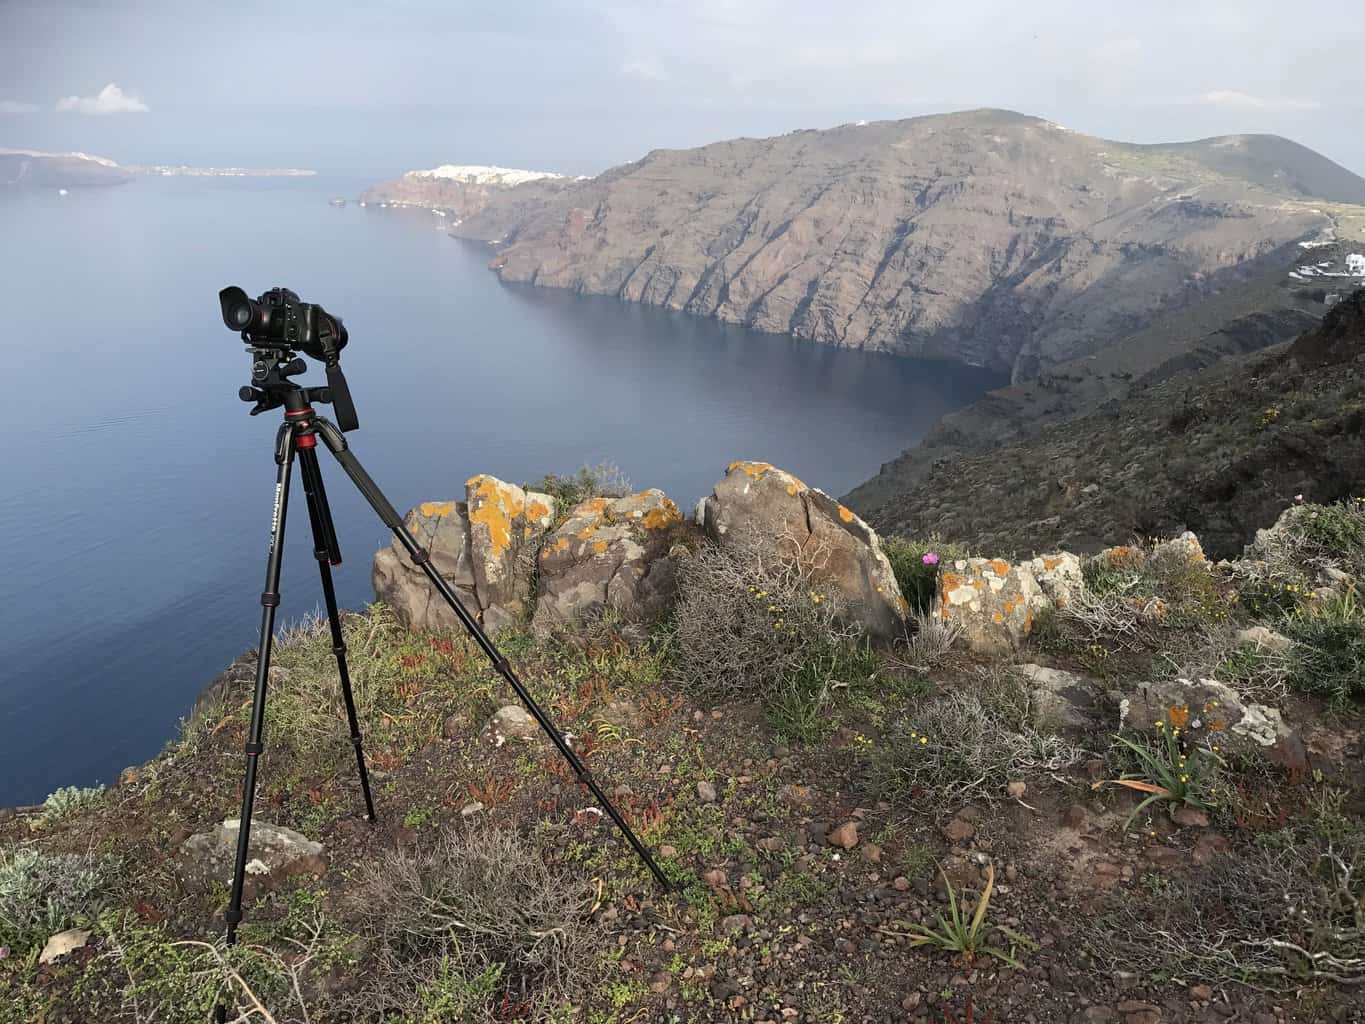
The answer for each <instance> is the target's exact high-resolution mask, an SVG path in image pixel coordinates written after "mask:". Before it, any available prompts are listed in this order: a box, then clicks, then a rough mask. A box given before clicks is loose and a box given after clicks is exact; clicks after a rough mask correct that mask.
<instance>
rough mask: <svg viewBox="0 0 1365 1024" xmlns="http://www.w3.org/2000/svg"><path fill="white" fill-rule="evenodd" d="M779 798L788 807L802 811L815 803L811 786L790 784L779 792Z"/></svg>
mask: <svg viewBox="0 0 1365 1024" xmlns="http://www.w3.org/2000/svg"><path fill="white" fill-rule="evenodd" d="M778 798H779V799H781V801H782V802H783V803H784V804H786V805H787V806H788V807H793V808H796V809H798V810H800V809H804V808H808V807H810V806H811V804H813V803H814V802H815V793H814V792H813V791H812V789H811V787H810V786H797V785H794V784H793V783H790V782H789V783H787V784H786V785H785V786H783V787H782V788H781V789H780V790H779V791H778Z"/></svg>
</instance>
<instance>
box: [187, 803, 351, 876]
mask: <svg viewBox="0 0 1365 1024" xmlns="http://www.w3.org/2000/svg"><path fill="white" fill-rule="evenodd" d="M237 825H238V821H237V819H236V818H228V819H226V820H224V821H223V822H222V823H221V824H219V825H218V826H216V827H215V828H213V829H212V830H211V831H208V832H201V833H199V834H198V835H193V836H190V838H188V839H186V840H185V842H184V843H183V844H182V845H181V847H180V865H179V871H180V875H181V877H183V878H184V879H185V880H186V881H187V882H189V883H191V884H192V885H195V886H207V885H210V884H213V883H227V882H230V881H231V880H232V866H233V862H234V860H235V858H236V855H237ZM326 869H327V859H326V856H325V853H324V850H323V846H322V844H321V843H318V842H314V841H313V840H311V839H309V838H308V837H307V836H305V835H302V834H301V833H298V832H295V831H294V830H293V829H292V828H284V827H283V826H281V825H272V824H271V823H270V822H268V821H261V820H259V819H258V820H255V821H253V822H252V823H251V839H250V845H249V846H248V847H247V863H246V876H245V878H246V882H247V886H248V890H249V894H254V893H259V892H262V891H266V890H270V889H273V888H275V887H276V886H278V885H279V884H280V883H281V882H283V881H284V880H285V879H287V878H294V877H298V876H300V875H321V874H322V873H323V872H324V871H325V870H326Z"/></svg>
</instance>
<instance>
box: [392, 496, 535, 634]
mask: <svg viewBox="0 0 1365 1024" xmlns="http://www.w3.org/2000/svg"><path fill="white" fill-rule="evenodd" d="M465 494H466V499H467V500H465V501H427V502H423V503H422V504H420V505H418V506H417V507H415V508H413V509H412V510H411V511H410V512H409V513H408V515H407V518H406V519H405V521H404V528H405V529H406V530H408V532H410V533H411V534H412V535H413V536H414V537H415V538H416V539H417V541H418V543H419V544H421V545H422V546H423V547H424V548H426V549H427V551H428V552H429V553H430V554H431V560H432V565H433V566H434V567H435V569H436V571H437V572H439V573H440V574H441V575H442V576H444V577H445V578H446V580H447V581H449V582H450V583H451V584H453V585H454V586H455V587H456V589H457V590H458V591H459V592H460V596H461V598H462V599H464V600H465V604H466V607H468V608H469V610H470V611H471V612H474V613H475V614H476V615H478V617H479V618H480V619H481V620H482V622H483V625H484V626H485V627H486V628H488V629H496V628H498V627H500V626H504V625H507V624H509V623H512V622H515V621H517V620H518V619H520V618H521V617H523V616H524V615H525V614H526V612H527V610H528V608H529V604H530V596H531V561H532V557H533V553H534V551H535V550H536V548H537V546H538V543H539V539H540V537H541V536H542V535H543V534H544V533H545V532H546V531H547V530H548V529H549V527H550V524H551V522H552V521H553V519H554V499H553V498H551V497H550V496H549V495H548V494H540V493H538V492H534V491H531V492H527V491H524V490H522V488H520V487H518V486H516V485H515V484H509V483H506V482H505V481H502V480H499V479H497V478H496V477H492V476H487V475H484V474H480V475H478V476H474V477H470V479H469V480H468V481H467V482H466V484H465ZM372 581H373V584H374V591H375V596H376V597H377V598H378V599H379V600H381V601H383V602H384V603H385V604H387V605H388V606H389V607H390V608H392V609H393V611H394V613H395V614H396V615H397V616H398V619H399V621H400V622H402V623H403V624H404V625H406V626H408V627H409V628H411V629H429V630H435V629H458V628H459V620H458V619H457V618H456V617H455V614H454V612H452V611H451V610H450V609H449V607H448V606H447V605H446V603H445V602H444V601H443V600H442V599H441V597H440V595H439V594H437V593H436V592H435V590H433V589H432V587H431V584H430V583H429V582H428V580H427V578H426V576H425V575H424V574H423V573H422V572H421V571H420V570H419V569H418V568H417V567H416V566H415V565H413V564H412V562H411V561H410V560H409V559H408V556H407V553H406V551H404V549H403V547H402V545H401V544H399V542H398V540H397V538H395V539H394V540H393V541H392V542H391V543H390V544H389V546H388V547H386V548H383V549H381V550H380V551H379V552H378V554H376V555H375V558H374V569H373V573H372Z"/></svg>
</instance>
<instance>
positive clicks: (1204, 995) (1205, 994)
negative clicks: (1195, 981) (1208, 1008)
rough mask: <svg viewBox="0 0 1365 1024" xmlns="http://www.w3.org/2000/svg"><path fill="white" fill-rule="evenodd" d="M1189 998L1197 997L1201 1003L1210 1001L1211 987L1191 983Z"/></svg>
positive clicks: (1211, 998)
mask: <svg viewBox="0 0 1365 1024" xmlns="http://www.w3.org/2000/svg"><path fill="white" fill-rule="evenodd" d="M1190 998H1191V999H1198V1000H1199V1001H1200V1002H1201V1003H1208V1002H1212V1000H1213V989H1212V988H1210V987H1209V986H1208V985H1191V986H1190Z"/></svg>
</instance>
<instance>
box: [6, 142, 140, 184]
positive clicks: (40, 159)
mask: <svg viewBox="0 0 1365 1024" xmlns="http://www.w3.org/2000/svg"><path fill="white" fill-rule="evenodd" d="M132 177H133V174H132V172H131V171H130V170H128V169H127V168H125V167H120V166H119V165H118V164H116V163H115V162H114V161H112V160H108V159H105V158H104V157H99V156H89V155H87V154H85V153H39V152H36V151H34V150H29V149H0V186H9V187H12V188H79V187H83V186H87V185H121V184H123V183H124V182H126V181H129V180H131V179H132Z"/></svg>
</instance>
